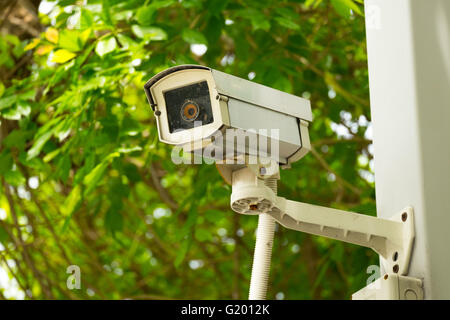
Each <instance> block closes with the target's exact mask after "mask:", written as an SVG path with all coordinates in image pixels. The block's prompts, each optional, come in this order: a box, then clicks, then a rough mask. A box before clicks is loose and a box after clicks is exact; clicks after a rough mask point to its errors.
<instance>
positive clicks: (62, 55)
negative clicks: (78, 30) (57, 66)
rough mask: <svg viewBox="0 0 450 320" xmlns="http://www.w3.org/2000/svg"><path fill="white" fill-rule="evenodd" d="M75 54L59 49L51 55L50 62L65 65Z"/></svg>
mask: <svg viewBox="0 0 450 320" xmlns="http://www.w3.org/2000/svg"><path fill="white" fill-rule="evenodd" d="M75 56H76V54H75V53H73V52H70V51H69V50H66V49H59V50H56V51H55V52H54V53H53V57H52V62H56V63H65V62H67V61H69V60H71V59H73V58H75Z"/></svg>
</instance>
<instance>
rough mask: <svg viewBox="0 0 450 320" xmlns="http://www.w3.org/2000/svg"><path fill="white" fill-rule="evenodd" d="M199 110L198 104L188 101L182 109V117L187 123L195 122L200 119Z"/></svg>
mask: <svg viewBox="0 0 450 320" xmlns="http://www.w3.org/2000/svg"><path fill="white" fill-rule="evenodd" d="M199 109H200V108H199V107H198V105H197V103H195V102H194V101H192V100H187V101H186V102H185V103H184V104H183V106H182V107H181V117H182V118H183V120H185V121H194V120H195V119H197V117H198V114H199Z"/></svg>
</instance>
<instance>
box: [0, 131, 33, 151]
mask: <svg viewBox="0 0 450 320" xmlns="http://www.w3.org/2000/svg"><path fill="white" fill-rule="evenodd" d="M28 136H29V133H28V132H25V131H22V130H13V131H11V132H10V133H9V134H8V136H7V137H6V138H5V139H3V142H2V143H3V145H4V146H5V147H7V148H13V147H15V148H17V149H19V150H22V149H24V147H25V142H26V140H27V137H28Z"/></svg>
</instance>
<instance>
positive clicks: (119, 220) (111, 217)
mask: <svg viewBox="0 0 450 320" xmlns="http://www.w3.org/2000/svg"><path fill="white" fill-rule="evenodd" d="M105 227H106V229H107V230H108V231H110V232H111V233H115V232H117V231H122V230H123V216H122V215H121V214H120V212H119V211H118V210H117V209H116V208H114V207H110V208H109V210H108V211H107V212H106V215H105Z"/></svg>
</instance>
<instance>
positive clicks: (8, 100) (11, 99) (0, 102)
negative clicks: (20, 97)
mask: <svg viewBox="0 0 450 320" xmlns="http://www.w3.org/2000/svg"><path fill="white" fill-rule="evenodd" d="M16 101H17V96H16V95H15V94H14V95H12V96H8V97H4V98H1V99H0V110H2V109H5V108H8V107H10V106H12V105H13V104H14V103H15V102H16Z"/></svg>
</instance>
